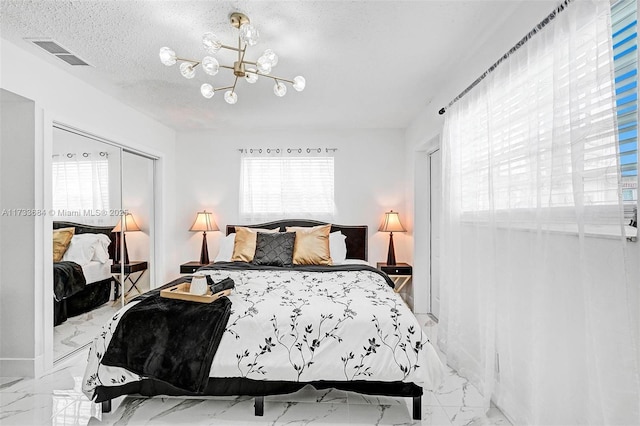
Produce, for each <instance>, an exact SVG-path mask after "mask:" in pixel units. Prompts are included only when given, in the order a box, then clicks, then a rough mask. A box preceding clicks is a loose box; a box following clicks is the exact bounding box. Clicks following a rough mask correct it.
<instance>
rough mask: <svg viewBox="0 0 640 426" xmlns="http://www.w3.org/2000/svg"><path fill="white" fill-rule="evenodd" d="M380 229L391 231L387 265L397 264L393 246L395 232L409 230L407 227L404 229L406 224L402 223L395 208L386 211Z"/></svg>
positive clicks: (381, 230)
mask: <svg viewBox="0 0 640 426" xmlns="http://www.w3.org/2000/svg"><path fill="white" fill-rule="evenodd" d="M378 231H380V232H388V233H389V252H388V254H387V265H395V264H396V252H395V249H394V248H393V233H394V232H406V231H407V230H406V229H404V226H402V223H400V216H399V215H398V212H394V211H393V210H391V211H389V212H386V213H385V214H384V219H383V221H382V225H380V228H379V229H378Z"/></svg>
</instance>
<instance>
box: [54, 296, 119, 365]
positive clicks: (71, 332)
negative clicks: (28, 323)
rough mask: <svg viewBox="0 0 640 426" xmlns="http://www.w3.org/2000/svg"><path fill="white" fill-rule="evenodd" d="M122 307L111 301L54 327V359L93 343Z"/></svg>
mask: <svg viewBox="0 0 640 426" xmlns="http://www.w3.org/2000/svg"><path fill="white" fill-rule="evenodd" d="M120 307H121V304H120V303H115V304H114V301H112V300H110V301H108V302H107V303H105V304H104V305H102V306H99V307H97V308H96V309H94V310H92V311H89V312H86V313H84V314H82V315H78V316H75V317H70V318H68V319H67V320H66V321H65V322H63V323H62V324H59V325H57V326H55V327H53V359H54V360H59V359H60V358H62V357H63V356H65V355H68V354H70V353H71V352H73V351H75V350H78V349H80V348H81V347H83V346H85V345H87V344H88V343H91V341H92V340H93V338H94V336H96V335H97V334H98V333H99V332H100V330H101V329H102V326H103V325H104V324H105V323H106V322H107V320H108V319H109V318H110V317H111V316H112V315H113V314H115V313H116V312H117V311H118V309H120Z"/></svg>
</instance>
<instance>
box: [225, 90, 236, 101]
mask: <svg viewBox="0 0 640 426" xmlns="http://www.w3.org/2000/svg"><path fill="white" fill-rule="evenodd" d="M224 100H225V101H227V103H228V104H229V105H233V104H235V103H236V102H238V95H236V92H233V91H231V90H227V91H226V92H225V94H224Z"/></svg>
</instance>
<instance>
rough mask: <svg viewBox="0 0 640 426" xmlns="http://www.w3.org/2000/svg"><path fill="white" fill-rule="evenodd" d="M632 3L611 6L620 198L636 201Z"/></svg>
mask: <svg viewBox="0 0 640 426" xmlns="http://www.w3.org/2000/svg"><path fill="white" fill-rule="evenodd" d="M637 10H638V8H637V1H636V0H620V1H617V2H615V3H614V4H613V5H612V6H611V25H612V36H613V55H614V56H613V59H614V66H615V74H616V78H615V85H616V107H617V110H618V111H617V114H618V139H619V143H620V168H621V173H622V197H623V199H624V201H625V202H632V204H633V205H635V202H636V201H637V200H638V17H637V16H638V13H637Z"/></svg>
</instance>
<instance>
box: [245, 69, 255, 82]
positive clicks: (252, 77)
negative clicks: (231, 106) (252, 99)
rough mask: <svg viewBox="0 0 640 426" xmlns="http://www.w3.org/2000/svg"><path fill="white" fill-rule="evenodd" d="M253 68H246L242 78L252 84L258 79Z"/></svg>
mask: <svg viewBox="0 0 640 426" xmlns="http://www.w3.org/2000/svg"><path fill="white" fill-rule="evenodd" d="M256 72H257V71H256V69H255V68H247V70H246V74H245V76H244V78H245V79H246V80H247V83H250V84H253V83H255V82H256V81H258V74H256Z"/></svg>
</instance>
